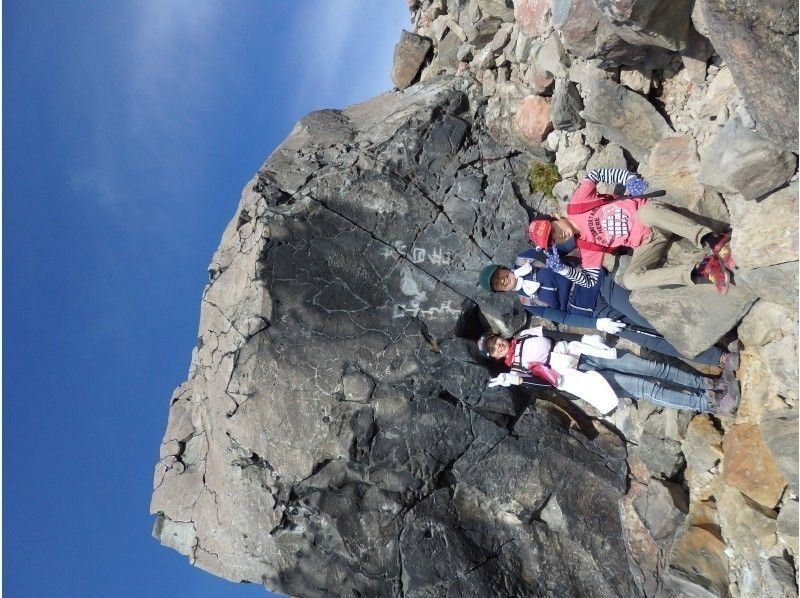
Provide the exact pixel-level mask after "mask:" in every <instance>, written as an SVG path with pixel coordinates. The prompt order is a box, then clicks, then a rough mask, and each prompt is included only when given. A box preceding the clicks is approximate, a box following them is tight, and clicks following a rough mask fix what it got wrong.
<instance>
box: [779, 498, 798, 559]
mask: <svg viewBox="0 0 800 598" xmlns="http://www.w3.org/2000/svg"><path fill="white" fill-rule="evenodd" d="M799 525H800V524H799V523H798V503H797V500H788V501H786V502H785V503H784V504H783V506H781V512H780V513H779V514H778V539H779V540H780V541H781V542H782V543H783V545H784V546H786V548H788V549H789V550H790V551H791V553H792V555H794V556H795V557H797V555H798V554H800V551H798V544H797V530H798V526H799Z"/></svg>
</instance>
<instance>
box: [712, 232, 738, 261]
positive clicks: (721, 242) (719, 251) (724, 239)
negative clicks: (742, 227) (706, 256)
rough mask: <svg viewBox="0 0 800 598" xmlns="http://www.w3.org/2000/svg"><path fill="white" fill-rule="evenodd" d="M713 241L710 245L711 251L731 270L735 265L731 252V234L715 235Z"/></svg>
mask: <svg viewBox="0 0 800 598" xmlns="http://www.w3.org/2000/svg"><path fill="white" fill-rule="evenodd" d="M714 241H715V242H714V243H713V244H712V245H711V252H712V253H713V254H714V255H716V256H717V257H718V258H719V259H720V261H721V262H722V265H723V266H725V267H726V268H727V269H728V270H733V269H734V268H735V267H736V261H735V260H734V259H733V254H732V253H731V234H730V233H722V234H720V235H715V239H714Z"/></svg>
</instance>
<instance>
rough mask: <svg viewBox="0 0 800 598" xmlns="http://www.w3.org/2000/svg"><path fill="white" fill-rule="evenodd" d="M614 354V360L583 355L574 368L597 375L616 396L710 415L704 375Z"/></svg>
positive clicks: (625, 352) (631, 356) (624, 354)
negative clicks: (606, 382)
mask: <svg viewBox="0 0 800 598" xmlns="http://www.w3.org/2000/svg"><path fill="white" fill-rule="evenodd" d="M618 355H619V358H617V359H603V358H601V357H591V356H589V355H583V356H581V358H580V362H579V363H578V369H579V370H580V371H582V372H588V371H596V372H598V373H599V374H600V375H601V376H603V378H605V379H606V380H607V381H608V383H609V384H610V385H611V388H613V389H614V392H615V393H617V395H619V396H628V397H632V398H634V399H639V400H645V401H650V402H652V403H655V404H657V405H661V406H663V407H672V408H674V409H689V410H691V411H702V412H705V413H709V412H711V408H710V406H709V404H708V399H707V397H706V391H705V389H706V380H707V378H705V377H704V376H701V375H700V374H695V373H690V372H686V371H684V370H681V369H680V368H677V367H675V366H672V365H669V364H666V363H661V362H659V361H651V360H649V359H643V358H642V357H639V356H637V355H634V354H633V353H628V352H627V351H618ZM709 382H710V380H709Z"/></svg>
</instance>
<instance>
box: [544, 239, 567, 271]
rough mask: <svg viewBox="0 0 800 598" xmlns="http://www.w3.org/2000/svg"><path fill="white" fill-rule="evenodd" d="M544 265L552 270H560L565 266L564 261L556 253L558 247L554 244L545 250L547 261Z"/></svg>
mask: <svg viewBox="0 0 800 598" xmlns="http://www.w3.org/2000/svg"><path fill="white" fill-rule="evenodd" d="M545 265H546V266H547V267H548V268H550V269H551V270H552V271H553V272H561V271H562V270H563V269H564V268H565V266H564V262H562V261H561V256H560V255H558V249H557V248H556V246H555V245H553V247H552V248H551V249H550V251H548V252H547V261H546V262H545Z"/></svg>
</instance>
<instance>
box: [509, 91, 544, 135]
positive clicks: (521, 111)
mask: <svg viewBox="0 0 800 598" xmlns="http://www.w3.org/2000/svg"><path fill="white" fill-rule="evenodd" d="M514 129H515V130H516V132H517V133H518V134H519V135H521V136H522V137H524V138H526V139H530V140H531V141H535V142H536V143H541V142H542V141H544V139H545V137H547V134H548V133H549V132H550V131H552V130H553V123H552V122H551V121H550V102H549V101H548V100H547V99H546V98H543V97H542V96H528V97H526V98H525V99H523V100H522V101H521V102H520V103H519V106H517V114H516V115H515V116H514Z"/></svg>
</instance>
